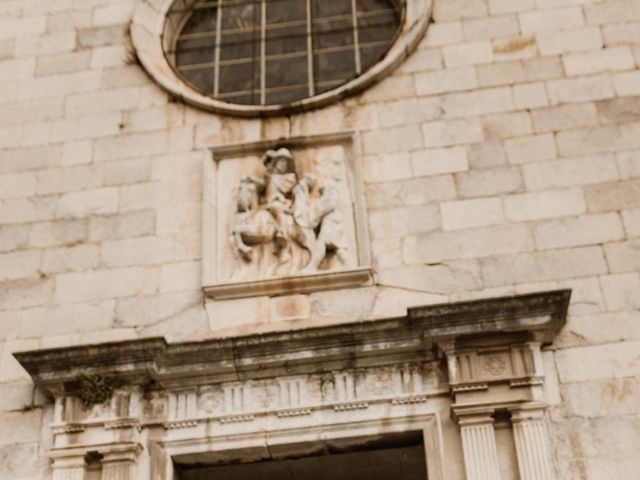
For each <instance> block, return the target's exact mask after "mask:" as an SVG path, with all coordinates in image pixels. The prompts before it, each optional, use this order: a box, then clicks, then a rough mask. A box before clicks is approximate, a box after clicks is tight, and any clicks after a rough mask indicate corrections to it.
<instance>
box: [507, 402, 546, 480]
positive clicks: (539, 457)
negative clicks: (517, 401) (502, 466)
mask: <svg viewBox="0 0 640 480" xmlns="http://www.w3.org/2000/svg"><path fill="white" fill-rule="evenodd" d="M511 421H512V422H513V434H514V438H515V443H516V452H517V455H518V468H519V470H520V479H521V480H553V479H554V478H555V476H554V473H553V467H552V465H551V456H550V448H549V435H548V433H547V426H546V424H545V421H544V414H543V411H542V410H536V411H513V412H512V417H511Z"/></svg>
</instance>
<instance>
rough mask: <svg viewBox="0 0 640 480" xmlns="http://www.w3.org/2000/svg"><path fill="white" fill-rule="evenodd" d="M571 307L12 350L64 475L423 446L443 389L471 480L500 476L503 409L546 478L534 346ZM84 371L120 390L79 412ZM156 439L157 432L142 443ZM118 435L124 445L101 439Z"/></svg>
mask: <svg viewBox="0 0 640 480" xmlns="http://www.w3.org/2000/svg"><path fill="white" fill-rule="evenodd" d="M568 300H569V292H568V291H555V292H545V293H539V294H531V295H523V296H518V297H508V298H501V299H490V300H485V301H474V302H465V303H461V304H452V305H447V306H434V307H431V308H426V307H425V308H421V309H412V310H410V311H409V313H408V315H407V316H406V317H402V318H391V319H382V320H373V321H363V322H356V323H349V324H344V325H333V326H325V327H318V328H310V329H306V330H292V331H288V332H278V333H267V334H264V335H250V336H245V337H237V338H225V339H211V340H204V341H198V342H184V343H174V344H168V343H167V342H166V341H165V340H163V339H144V340H136V341H125V342H114V343H107V344H103V345H92V346H79V347H67V348H58V349H51V350H43V351H36V352H22V353H17V354H15V356H16V358H18V360H19V361H20V363H21V364H22V365H23V366H24V367H25V368H26V369H27V371H28V372H29V373H30V374H31V375H32V378H33V379H34V381H35V382H36V384H37V385H38V386H39V387H41V388H43V389H45V392H48V393H49V394H50V395H52V396H54V397H55V406H54V422H55V423H54V432H55V437H54V442H53V445H54V447H53V448H52V450H51V451H50V457H51V458H52V459H53V460H54V471H57V473H55V474H54V475H57V477H56V478H57V479H60V480H75V478H74V477H73V475H76V474H77V471H80V470H78V469H81V468H84V467H82V466H79V465H78V464H77V463H76V464H69V463H65V462H66V461H65V460H63V459H65V458H71V459H74V458H75V459H76V460H77V459H78V458H84V455H86V454H87V453H88V452H97V453H99V454H100V455H103V457H104V458H107V454H109V455H108V458H109V459H111V460H113V461H112V463H111V465H112V466H110V467H109V468H106V469H103V473H105V472H106V473H105V475H107V474H109V475H111V477H105V478H108V479H109V480H112V479H113V476H115V475H116V474H117V475H120V474H122V475H124V476H125V479H127V478H128V480H132V479H134V478H136V477H135V473H136V468H138V467H137V466H135V465H136V464H135V462H136V460H135V459H136V458H137V455H139V450H140V449H141V447H140V444H144V445H147V446H148V448H149V452H148V457H147V456H145V458H151V461H150V462H151V468H152V469H158V471H160V472H161V473H159V474H157V475H156V473H153V475H155V477H153V478H172V477H171V475H172V473H171V472H172V470H171V469H172V468H173V466H172V461H171V458H172V457H173V456H176V455H177V456H179V455H184V454H187V453H188V454H189V455H192V454H193V455H196V454H197V453H198V452H211V448H212V447H211V446H212V445H215V446H216V448H220V449H221V450H226V451H234V449H236V450H238V449H246V448H253V449H256V450H255V451H264V452H265V455H269V449H271V448H273V451H276V450H277V448H278V447H279V446H283V445H288V444H291V443H296V442H297V443H304V442H308V441H311V442H313V441H318V439H319V438H322V439H324V440H325V441H327V440H330V439H331V438H336V436H342V437H348V436H353V435H357V433H355V432H356V431H360V432H366V433H363V435H371V434H372V433H371V432H374V433H375V434H376V435H379V434H382V433H383V432H391V431H414V430H415V429H416V428H423V427H422V426H420V424H416V423H412V422H413V421H414V417H415V418H418V419H422V420H421V421H425V422H427V423H429V425H430V426H429V429H430V430H429V442H435V444H436V445H441V441H440V440H438V439H439V438H440V437H439V435H440V434H439V433H438V432H439V426H438V425H439V424H438V423H437V422H438V421H437V420H434V418H436V419H437V416H435V417H434V416H433V415H434V414H433V412H434V411H439V410H441V409H442V408H447V407H448V406H449V405H451V403H450V402H451V400H450V397H449V396H450V395H451V393H453V404H452V405H451V408H452V418H453V419H455V420H456V421H457V422H458V423H459V425H460V428H461V436H462V439H463V447H464V455H465V463H467V472H468V478H474V479H479V480H485V479H486V480H489V479H491V480H494V479H496V478H498V477H497V476H495V475H494V474H495V472H496V467H495V463H496V461H495V438H493V425H492V422H493V420H492V416H495V415H496V413H498V414H499V415H503V414H504V413H505V412H511V415H512V423H513V428H514V433H515V435H516V446H517V450H518V458H519V459H520V463H521V465H520V468H521V469H525V470H521V471H522V472H524V473H521V476H522V478H523V480H530V479H533V478H536V479H537V478H538V477H536V475H538V473H536V472H539V471H542V472H546V473H544V475H547V474H548V473H549V472H552V470H551V467H550V464H547V463H545V461H544V460H541V459H544V458H546V455H547V454H546V453H545V451H547V450H545V449H548V448H547V446H545V445H544V444H543V443H544V442H543V437H544V436H546V430H545V428H544V417H543V415H542V412H544V408H545V405H544V404H543V403H542V402H541V401H540V399H541V398H543V397H542V395H541V391H542V390H541V386H540V385H541V382H542V379H543V378H544V371H543V368H542V359H541V355H540V348H541V346H542V344H543V343H545V342H547V341H549V339H550V338H553V335H554V334H555V332H557V330H558V329H559V328H560V327H561V326H562V324H563V323H564V318H565V315H566V309H567V305H568ZM532 316H533V317H535V319H536V320H535V322H532V321H530V319H531V318H532ZM447 325H448V327H447ZM478 325H481V326H483V328H482V329H481V330H480V331H479V330H478V328H479V327H478ZM443 356H444V358H443ZM496 359H497V360H496ZM445 360H446V362H445ZM487 365H488V366H489V368H486V367H487ZM445 368H446V369H447V370H448V374H449V377H448V379H447V375H446V373H445V372H444V369H445ZM78 371H85V372H90V373H91V374H95V375H103V376H104V375H117V376H118V377H119V378H124V379H126V381H127V386H126V387H123V388H121V389H118V390H115V391H114V392H113V396H112V399H111V401H110V402H108V403H107V404H103V405H96V406H93V407H91V408H90V409H86V408H84V407H82V405H81V401H80V400H79V399H78V398H77V397H74V393H75V390H74V389H68V387H69V386H70V385H71V384H72V382H73V381H74V379H75V378H76V372H78ZM143 392H144V393H143ZM349 412H352V414H349ZM381 412H385V413H384V414H383V415H382V416H381ZM429 415H431V416H429ZM500 418H502V417H500ZM356 419H357V421H355V420H356ZM136 420H139V422H140V423H139V424H138V423H137V422H136ZM253 421H255V424H252V423H251V422H253ZM434 422H435V423H434ZM234 423H246V425H238V426H236V427H234V426H233V425H230V424H234ZM216 425H217V427H216ZM227 425H229V426H228V427H227ZM434 425H435V426H434ZM162 427H164V429H163V428H162ZM121 428H128V430H123V431H120V432H118V431H117V430H118V429H121ZM424 428H425V429H426V427H424ZM177 429H179V431H176V430H177ZM394 429H401V430H394ZM151 432H153V435H156V437H154V439H153V440H152V441H151V442H150V443H149V437H148V435H149V434H150V433H151ZM318 432H323V434H322V435H319V434H318ZM325 433H326V435H327V436H326V437H325V436H323V435H325ZM122 434H124V437H127V438H128V439H131V440H132V441H131V442H130V443H126V444H123V443H117V444H113V443H109V442H110V441H112V440H113V439H114V438H119V437H122V436H123V435H122ZM425 435H426V434H425ZM425 438H426V437H425ZM143 439H144V440H143ZM138 440H139V442H138ZM541 442H542V443H541ZM68 445H74V447H72V448H71V447H67V446H68ZM221 446H224V448H222V447H221ZM267 447H268V448H267ZM261 449H262V450H261ZM425 449H426V450H427V457H428V459H427V468H428V469H429V475H430V478H432V479H442V478H443V473H442V472H443V470H442V469H441V466H442V463H438V461H439V460H438V459H440V460H441V459H442V458H443V457H442V450H441V448H440V447H433V445H432V444H431V443H430V444H429V445H428V444H427V442H426V441H425ZM131 451H133V452H134V454H131V453H129V454H127V453H126V452H131ZM117 452H124V453H123V455H124V457H123V456H122V455H120V456H118V455H116V453H117ZM136 452H137V453H136ZM112 453H113V455H112ZM126 455H129V457H127V456H126ZM116 459H118V460H116ZM132 459H133V460H132ZM76 460H74V461H76ZM430 462H431V463H430ZM433 462H435V463H433ZM56 465H57V466H56ZM105 465H106V464H105ZM116 465H118V466H116ZM127 465H128V466H127ZM438 465H440V466H438ZM432 469H433V473H432ZM541 469H542V470H541ZM545 469H546V470H545ZM527 472H534V473H531V474H529V473H527ZM527 475H529V476H527ZM541 478H544V479H545V480H547V479H548V478H551V477H541Z"/></svg>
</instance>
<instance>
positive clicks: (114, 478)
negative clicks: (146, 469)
mask: <svg viewBox="0 0 640 480" xmlns="http://www.w3.org/2000/svg"><path fill="white" fill-rule="evenodd" d="M139 453H140V447H139V445H137V444H134V445H129V446H127V447H124V448H116V449H114V450H112V451H108V452H102V476H101V480H137V479H136V459H137V457H138V454H139Z"/></svg>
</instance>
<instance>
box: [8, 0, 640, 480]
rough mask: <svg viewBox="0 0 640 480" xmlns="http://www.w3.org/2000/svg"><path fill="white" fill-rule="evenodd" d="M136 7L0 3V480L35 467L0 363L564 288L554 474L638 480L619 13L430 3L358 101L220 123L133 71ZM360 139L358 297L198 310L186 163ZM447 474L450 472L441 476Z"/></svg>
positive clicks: (30, 422)
mask: <svg viewBox="0 0 640 480" xmlns="http://www.w3.org/2000/svg"><path fill="white" fill-rule="evenodd" d="M135 6H136V1H135V0H47V1H43V0H3V1H2V2H1V3H0V353H1V357H0V411H1V412H2V413H0V431H2V435H0V478H12V479H15V480H18V479H36V478H48V475H50V470H49V466H48V460H47V459H46V458H44V456H43V453H44V452H45V451H46V450H47V448H48V442H49V441H50V431H49V430H48V429H47V428H46V427H44V426H46V424H47V423H48V422H50V421H51V418H52V407H51V405H50V404H49V403H48V402H47V401H46V400H45V399H43V398H41V396H40V394H39V393H38V392H37V391H34V389H33V388H32V385H31V383H30V380H29V377H28V376H27V375H26V373H25V372H24V371H23V370H21V368H20V367H19V365H18V364H17V363H16V362H15V360H14V359H13V357H12V355H11V353H12V352H14V351H20V350H32V349H37V348H50V347H56V346H64V345H72V344H85V343H95V342H103V341H111V340H117V339H131V338H137V337H146V336H158V335H165V336H166V337H167V338H169V339H172V340H177V339H187V338H202V337H205V336H216V335H234V334H240V333H247V332H258V331H266V330H274V329H290V328H300V327H305V326H309V325H324V324H328V323H331V322H334V323H335V322H344V321H350V320H357V319H362V318H373V317H386V316H394V315H401V314H403V313H404V312H405V309H406V307H408V306H414V305H426V304H432V303H442V302H449V301H456V300H463V299H472V298H483V297H490V296H497V295H508V294H512V293H522V292H528V291H538V290H545V289H553V288H558V287H563V288H572V289H573V297H572V304H571V307H570V312H569V314H570V315H569V320H568V325H567V327H566V328H565V330H564V331H563V333H562V334H561V336H560V337H559V338H558V339H557V341H556V343H555V345H554V346H553V348H551V349H549V350H548V351H547V352H545V354H544V360H545V366H546V368H547V371H548V388H547V394H548V398H547V401H548V402H549V403H551V404H552V408H551V410H550V413H549V415H550V419H551V424H550V425H551V432H552V436H553V438H552V447H553V448H552V450H553V452H554V456H555V462H556V467H557V476H558V478H567V479H568V478H571V479H574V478H575V479H589V480H591V479H603V478H618V479H632V478H636V476H637V472H638V471H640V459H639V458H638V456H637V451H638V449H640V415H639V414H640V381H639V380H638V378H639V377H640V315H639V313H638V311H639V308H640V273H639V272H638V270H639V269H640V240H639V239H638V236H639V235H640V70H639V66H640V2H638V1H637V0H436V1H435V6H434V12H433V22H432V24H431V26H430V27H429V31H428V33H427V36H426V37H425V39H424V40H423V41H422V42H421V44H420V46H419V48H418V50H417V51H416V52H415V53H414V54H413V55H412V56H411V57H410V58H409V59H408V61H406V62H405V63H404V64H402V65H401V66H400V67H399V68H398V69H397V70H396V71H395V72H394V73H393V74H392V75H390V76H389V77H387V78H386V79H384V80H383V81H382V82H380V83H379V84H377V85H375V86H373V87H371V88H369V89H368V90H366V91H365V92H364V93H362V94H360V95H358V96H355V97H351V98H349V99H346V100H344V101H343V102H341V103H338V104H334V105H332V106H329V107H326V108H322V109H319V110H315V111H312V112H308V113H303V114H296V115H291V116H286V117H275V118H270V119H238V118H232V117H224V116H218V115H215V114H211V113H206V112H201V111H198V110H196V109H194V108H192V107H189V106H185V105H184V104H182V103H180V102H179V101H176V100H174V99H171V98H169V96H168V95H167V94H166V93H164V92H163V91H162V90H161V89H160V88H159V87H158V86H157V85H156V84H155V83H154V82H153V81H152V80H151V79H150V78H149V77H148V76H147V75H146V74H145V73H144V71H143V70H142V68H141V67H140V66H139V65H138V64H137V62H136V57H135V54H134V52H133V51H132V48H131V44H130V40H129V36H128V23H129V21H130V18H131V14H132V12H133V9H134V8H135ZM346 129H357V130H359V131H360V132H361V138H362V145H361V147H362V152H363V166H364V176H365V183H366V185H365V186H366V201H367V208H368V223H369V231H370V237H371V249H372V257H373V267H374V269H375V271H376V274H377V280H376V285H375V286H372V287H367V288H359V289H351V290H347V291H345V290H342V291H338V292H319V293H314V294H310V295H292V296H284V297H282V296H281V297H274V298H269V297H257V298H251V299H241V300H227V301H219V302H213V301H205V300H204V299H203V295H202V292H201V290H200V286H201V280H200V278H201V257H202V252H201V243H202V242H201V224H202V220H201V200H202V199H201V196H202V157H203V154H202V151H203V149H206V148H207V147H211V146H216V145H221V144H226V143H232V142H243V141H247V142H249V141H256V140H260V139H270V138H278V137H282V136H290V135H306V134H316V133H326V132H334V131H337V130H346ZM460 475H461V473H460V472H459V469H454V470H453V472H452V476H453V478H459V476H460Z"/></svg>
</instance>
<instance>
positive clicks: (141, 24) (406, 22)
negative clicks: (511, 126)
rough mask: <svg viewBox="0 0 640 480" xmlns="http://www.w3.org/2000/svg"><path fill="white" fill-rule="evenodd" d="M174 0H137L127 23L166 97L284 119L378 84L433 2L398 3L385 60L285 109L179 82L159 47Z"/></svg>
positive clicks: (405, 51) (411, 46)
mask: <svg viewBox="0 0 640 480" xmlns="http://www.w3.org/2000/svg"><path fill="white" fill-rule="evenodd" d="M175 1H176V0H139V3H138V5H137V7H136V9H135V12H134V15H133V19H132V21H131V25H130V30H131V39H132V42H133V47H134V49H135V52H136V55H137V57H138V59H139V60H140V63H141V64H142V66H143V68H144V69H145V70H146V72H147V73H148V74H149V75H150V76H151V77H152V78H153V79H154V80H155V81H156V82H157V83H158V84H159V85H160V86H161V87H162V88H163V89H164V90H166V91H167V92H168V93H169V94H170V95H172V96H173V97H176V98H179V99H181V100H183V101H184V102H186V103H188V104H190V105H193V106H196V107H198V108H201V109H203V110H208V111H212V112H217V113H225V114H230V115H236V116H243V117H256V116H273V115H284V114H290V113H295V112H301V111H307V110H311V109H314V108H318V107H322V106H325V105H328V104H330V103H333V102H336V101H339V100H341V99H342V98H345V97H347V96H349V95H353V94H355V93H358V92H360V91H362V90H364V89H365V88H367V87H369V86H371V85H373V84H374V83H376V82H378V81H379V80H381V79H382V78H384V77H385V76H386V75H388V74H389V73H391V71H393V70H394V69H395V68H396V67H397V66H399V65H400V64H401V63H402V62H403V61H404V60H405V59H406V58H407V57H408V56H409V55H410V54H411V53H412V52H413V51H414V50H415V49H416V48H417V46H418V44H419V42H420V40H422V38H423V36H424V34H425V33H426V31H427V27H428V25H429V22H430V19H431V12H432V7H433V0H401V2H402V4H403V6H404V11H405V14H404V18H403V24H402V26H401V31H400V34H399V35H398V37H397V38H396V40H395V42H394V43H393V45H392V46H391V48H390V49H389V51H388V52H387V54H386V55H385V57H384V58H383V59H382V60H381V61H380V62H378V63H377V64H375V65H374V66H372V67H371V68H369V69H368V70H367V71H366V72H364V73H363V74H362V75H360V76H358V77H356V78H354V79H353V80H351V81H349V82H347V83H345V84H344V85H341V86H340V87H338V88H336V89H333V90H330V91H328V92H325V93H322V94H319V95H315V96H313V97H310V98H306V99H304V100H300V101H296V102H292V103H290V104H288V105H262V106H260V105H257V106H256V105H236V104H231V103H227V102H223V101H221V100H216V99H214V98H213V97H209V96H207V95H203V94H202V93H200V92H198V91H197V90H196V89H194V88H193V87H191V86H190V85H188V84H187V83H186V82H185V81H183V80H182V79H181V78H180V77H179V76H178V75H177V74H176V73H175V71H174V69H173V68H172V67H171V65H170V64H169V61H168V60H167V58H166V56H165V54H164V48H163V37H167V36H168V34H169V32H167V31H166V26H165V17H166V14H167V12H168V11H169V9H170V8H171V6H172V5H173V4H174V3H175Z"/></svg>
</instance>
